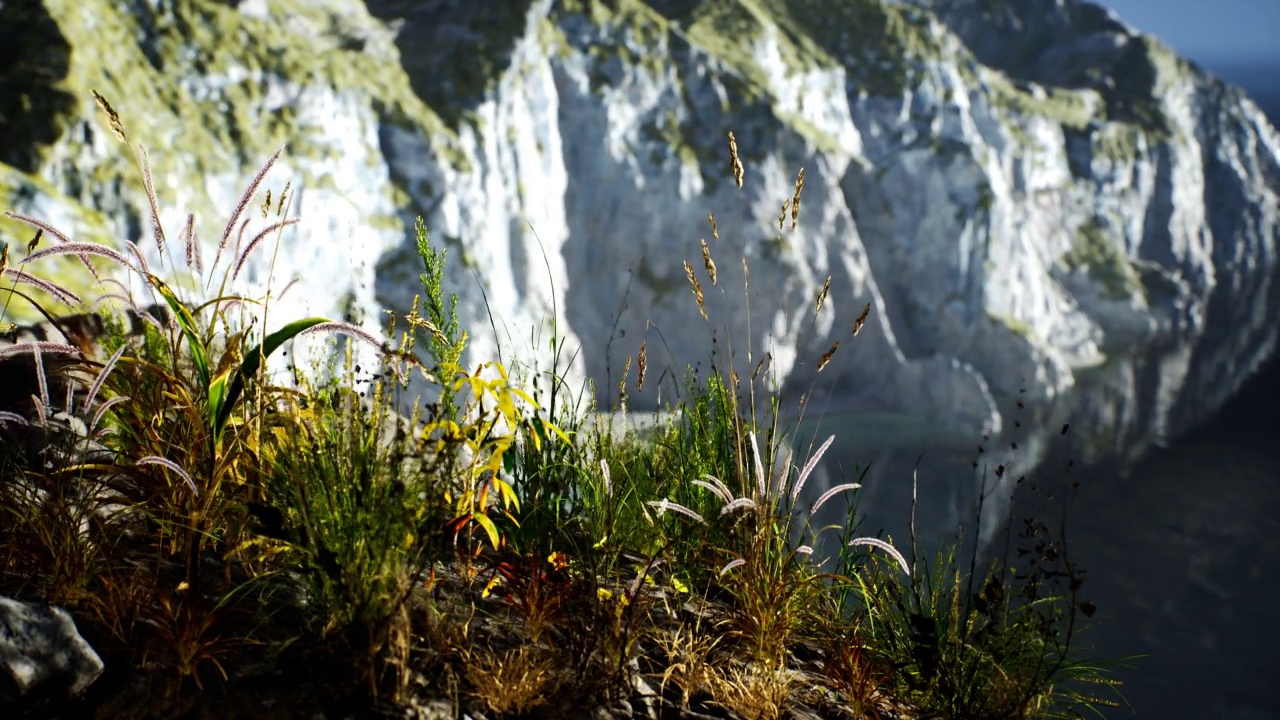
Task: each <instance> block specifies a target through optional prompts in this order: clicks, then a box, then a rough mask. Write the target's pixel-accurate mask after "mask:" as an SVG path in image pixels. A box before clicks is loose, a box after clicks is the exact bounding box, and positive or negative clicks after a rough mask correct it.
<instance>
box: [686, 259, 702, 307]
mask: <svg viewBox="0 0 1280 720" xmlns="http://www.w3.org/2000/svg"><path fill="white" fill-rule="evenodd" d="M684 276H685V277H687V278H689V284H690V285H692V286H693V296H694V297H695V298H697V299H698V312H699V313H702V319H703V320H706V319H707V309H706V307H704V306H703V304H702V299H703V298H702V283H700V282H698V278H697V276H696V275H694V274H693V266H692V265H690V264H689V261H688V260H685V261H684Z"/></svg>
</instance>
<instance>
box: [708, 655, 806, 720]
mask: <svg viewBox="0 0 1280 720" xmlns="http://www.w3.org/2000/svg"><path fill="white" fill-rule="evenodd" d="M793 682H794V679H793V678H792V676H791V673H789V672H787V671H786V670H784V669H774V670H769V669H764V668H761V667H758V666H755V665H752V666H749V667H746V668H730V669H729V670H728V671H726V672H724V673H723V674H722V675H720V676H719V677H717V678H716V679H715V681H714V683H713V685H712V687H713V690H712V695H713V696H714V697H715V704H716V705H719V706H721V707H723V708H725V709H726V710H730V711H732V712H735V713H737V714H738V715H741V716H742V717H744V718H746V719H747V720H778V718H780V717H782V714H783V711H784V710H785V709H786V706H787V700H788V698H789V697H790V695H791V686H792V684H793Z"/></svg>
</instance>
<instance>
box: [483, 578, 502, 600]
mask: <svg viewBox="0 0 1280 720" xmlns="http://www.w3.org/2000/svg"><path fill="white" fill-rule="evenodd" d="M501 582H502V576H501V575H498V574H497V573H494V575H493V578H492V579H490V580H489V582H488V583H487V584H485V586H484V592H482V593H480V597H482V598H487V597H489V592H490V591H491V590H493V589H494V588H495V587H497V586H498V584H500V583H501Z"/></svg>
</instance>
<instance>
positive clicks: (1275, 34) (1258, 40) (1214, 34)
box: [1094, 0, 1280, 66]
mask: <svg viewBox="0 0 1280 720" xmlns="http://www.w3.org/2000/svg"><path fill="white" fill-rule="evenodd" d="M1094 1H1095V2H1098V3H1099V4H1102V5H1105V6H1107V7H1110V8H1111V9H1113V10H1115V11H1116V12H1117V13H1118V14H1119V15H1120V17H1121V18H1122V19H1123V20H1124V21H1125V22H1127V23H1129V24H1130V25H1132V26H1134V27H1136V28H1137V29H1139V30H1141V31H1142V32H1145V33H1149V34H1152V35H1155V36H1157V37H1159V38H1160V39H1161V40H1163V41H1164V42H1165V43H1167V44H1168V45H1170V46H1171V47H1173V48H1174V49H1175V50H1177V51H1178V54H1180V55H1183V56H1185V57H1188V58H1190V59H1192V60H1195V61H1197V62H1199V63H1201V64H1202V65H1206V66H1213V65H1221V64H1234V63H1242V62H1251V63H1252V62H1267V61H1270V62H1274V63H1278V64H1280V0H1094Z"/></svg>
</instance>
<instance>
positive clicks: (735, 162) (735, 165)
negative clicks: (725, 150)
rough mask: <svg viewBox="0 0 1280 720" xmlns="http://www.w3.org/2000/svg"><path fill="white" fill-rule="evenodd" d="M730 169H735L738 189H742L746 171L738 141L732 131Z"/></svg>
mask: <svg viewBox="0 0 1280 720" xmlns="http://www.w3.org/2000/svg"><path fill="white" fill-rule="evenodd" d="M729 169H730V170H732V171H733V179H734V181H735V182H737V183H738V189H742V177H743V175H744V171H743V169H742V160H741V159H739V158H738V141H737V139H736V138H734V137H733V133H732V132H730V133H729Z"/></svg>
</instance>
